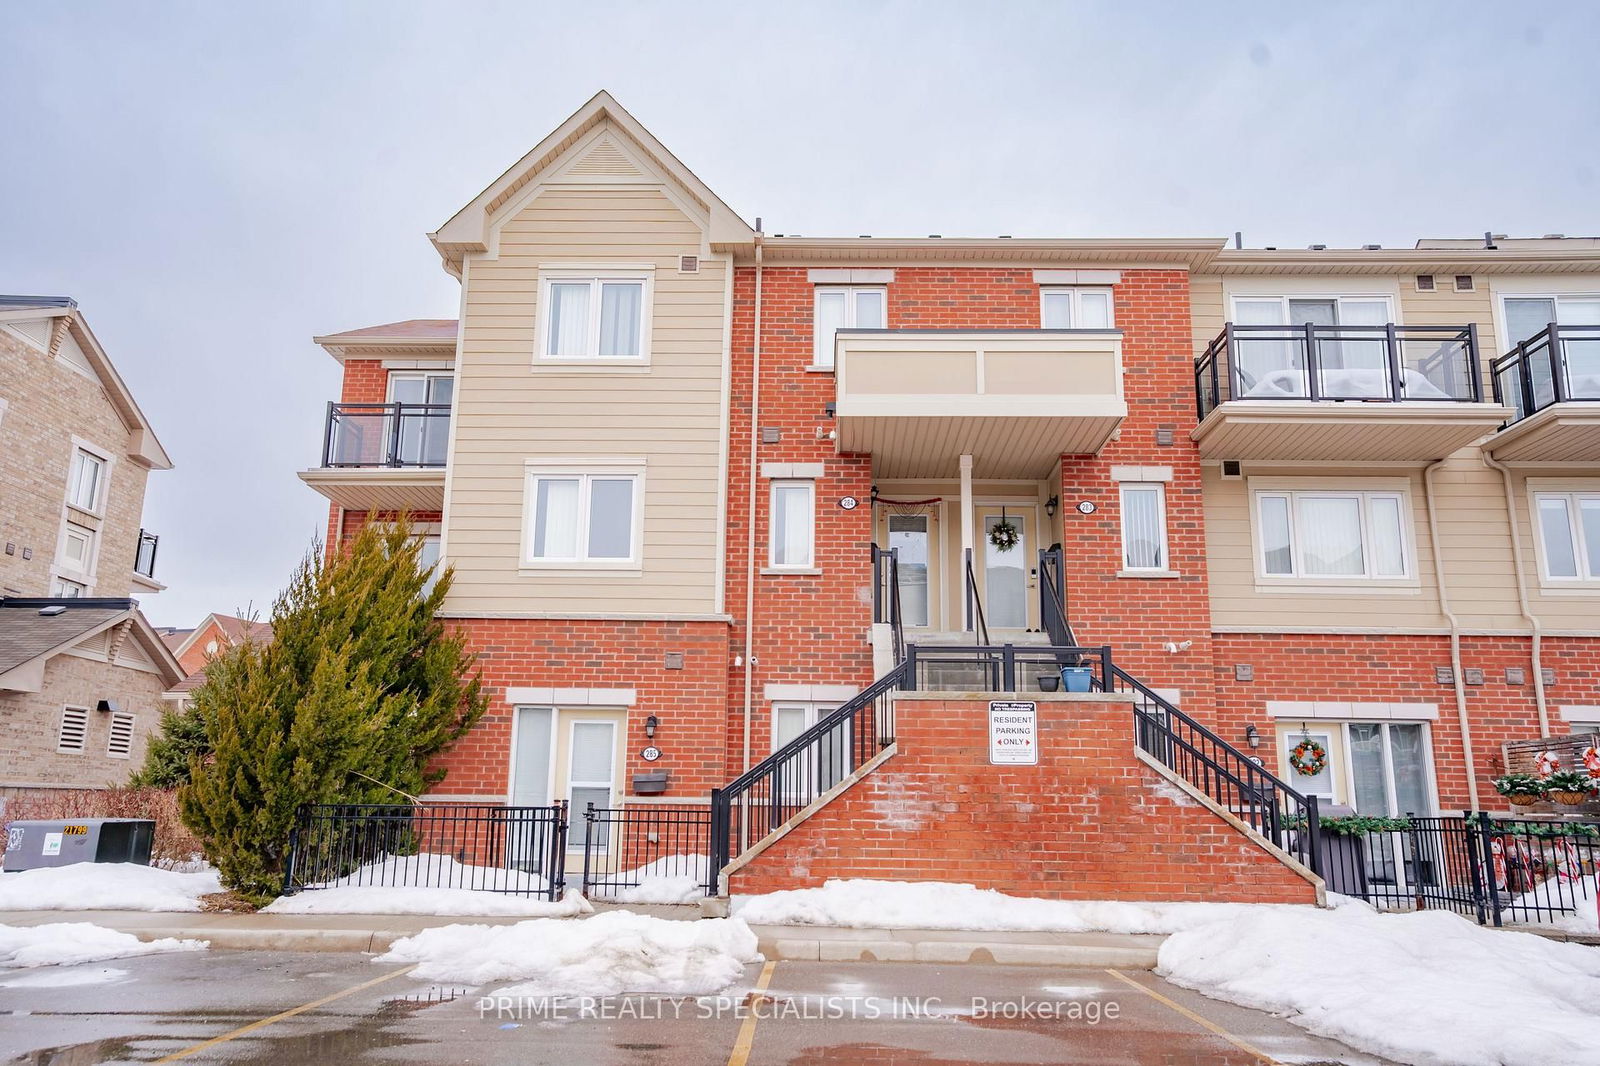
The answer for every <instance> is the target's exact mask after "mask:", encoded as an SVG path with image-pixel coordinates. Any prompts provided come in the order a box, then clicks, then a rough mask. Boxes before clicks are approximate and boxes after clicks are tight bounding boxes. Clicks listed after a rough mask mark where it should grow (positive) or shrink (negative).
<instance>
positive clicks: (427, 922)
mask: <svg viewBox="0 0 1600 1066" xmlns="http://www.w3.org/2000/svg"><path fill="white" fill-rule="evenodd" d="M596 909H597V911H599V910H607V909H618V908H614V907H599V906H597V908H596ZM621 909H625V910H633V911H640V912H644V913H653V914H656V915H657V916H659V917H664V918H683V919H690V918H697V917H698V911H696V910H692V909H689V908H683V907H626V908H621ZM526 920H527V919H526V918H523V917H517V916H494V917H452V916H446V915H394V914H208V913H188V912H182V913H177V912H171V911H161V912H151V911H0V925H22V926H31V925H45V924H48V923H51V922H91V923H93V924H95V925H99V926H104V927H106V928H108V929H115V930H118V931H119V932H124V933H132V934H133V935H134V936H137V937H139V938H140V939H141V940H157V939H160V938H162V937H180V938H192V939H196V940H208V941H210V942H211V946H212V947H213V948H227V949H235V950H244V951H355V952H372V953H377V952H382V951H387V950H388V948H389V945H390V944H392V943H393V942H394V941H396V940H398V939H400V938H401V937H406V936H412V935H413V934H416V933H420V932H421V931H422V930H424V929H432V928H435V927H437V926H443V925H457V924H467V925H512V924H515V923H516V922H520V921H526ZM579 920H581V919H579ZM750 928H751V930H752V931H753V932H754V933H755V934H756V936H757V937H758V938H759V939H760V943H761V953H762V954H763V955H765V956H766V957H767V958H769V959H781V960H787V961H795V962H934V963H944V964H959V963H1000V964H1004V965H1011V966H1093V967H1114V968H1117V969H1124V970H1148V969H1151V968H1153V967H1154V966H1155V962H1156V951H1157V949H1158V948H1160V946H1161V942H1162V941H1163V940H1165V939H1166V938H1165V937H1161V936H1135V935H1128V934H1122V933H1048V932H996V931H968V930H949V929H840V928H832V927H828V926H803V925H790V926H784V925H753V926H751V927H750Z"/></svg>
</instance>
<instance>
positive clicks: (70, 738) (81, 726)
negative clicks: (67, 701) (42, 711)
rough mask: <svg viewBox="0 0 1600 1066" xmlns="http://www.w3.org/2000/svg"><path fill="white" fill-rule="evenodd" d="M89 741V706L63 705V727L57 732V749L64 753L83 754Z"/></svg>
mask: <svg viewBox="0 0 1600 1066" xmlns="http://www.w3.org/2000/svg"><path fill="white" fill-rule="evenodd" d="M88 742H89V708H87V707H63V708H62V709H61V727H60V729H59V730H58V731H57V733H56V751H58V752H60V753H61V754H63V755H82V754H83V752H84V750H85V748H86V747H87V746H88Z"/></svg>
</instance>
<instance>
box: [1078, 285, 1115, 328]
mask: <svg viewBox="0 0 1600 1066" xmlns="http://www.w3.org/2000/svg"><path fill="white" fill-rule="evenodd" d="M1078 319H1079V321H1078V328H1079V329H1110V328H1111V294H1110V293H1109V292H1099V291H1096V290H1088V291H1084V292H1079V293H1078Z"/></svg>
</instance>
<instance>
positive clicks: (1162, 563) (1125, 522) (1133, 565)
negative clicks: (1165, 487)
mask: <svg viewBox="0 0 1600 1066" xmlns="http://www.w3.org/2000/svg"><path fill="white" fill-rule="evenodd" d="M1165 541H1166V537H1165V536H1164V531H1163V530H1162V528H1161V490H1160V489H1159V488H1157V487H1156V486H1154V485H1141V486H1137V487H1134V486H1128V487H1124V488H1123V490H1122V564H1123V566H1124V567H1125V568H1126V569H1128V570H1161V569H1164V568H1165V567H1166V565H1167V560H1166V551H1165Z"/></svg>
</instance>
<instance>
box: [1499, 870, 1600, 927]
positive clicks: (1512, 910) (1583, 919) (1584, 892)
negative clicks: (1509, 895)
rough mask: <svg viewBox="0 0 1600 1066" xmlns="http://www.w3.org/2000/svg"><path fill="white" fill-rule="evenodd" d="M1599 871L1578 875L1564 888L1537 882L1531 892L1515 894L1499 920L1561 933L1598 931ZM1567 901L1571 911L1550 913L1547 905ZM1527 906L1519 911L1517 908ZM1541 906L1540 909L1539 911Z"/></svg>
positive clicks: (1599, 919) (1599, 915)
mask: <svg viewBox="0 0 1600 1066" xmlns="http://www.w3.org/2000/svg"><path fill="white" fill-rule="evenodd" d="M1597 880H1600V874H1590V875H1588V876H1587V877H1580V878H1578V879H1577V880H1576V881H1573V882H1572V883H1571V884H1570V886H1567V887H1566V888H1565V890H1564V891H1562V890H1560V889H1557V888H1556V887H1555V885H1554V884H1553V883H1552V884H1546V885H1540V886H1539V887H1538V888H1536V889H1534V890H1533V891H1532V892H1528V893H1525V894H1523V895H1521V896H1518V897H1516V898H1515V899H1513V900H1512V901H1511V902H1510V903H1508V904H1505V905H1504V906H1503V914H1502V920H1503V921H1505V923H1506V924H1507V925H1511V924H1517V925H1537V926H1539V927H1540V928H1542V929H1557V930H1560V931H1561V932H1563V933H1588V934H1590V935H1596V934H1600V910H1597V909H1596V906H1597V905H1596V903H1595V895H1596V881H1597ZM1566 903H1570V904H1572V906H1573V913H1571V914H1561V913H1559V912H1557V913H1551V911H1550V909H1549V908H1550V907H1551V906H1552V905H1556V904H1566ZM1519 907H1520V908H1527V909H1524V910H1519V909H1518V908H1519ZM1540 908H1543V909H1542V910H1541V909H1540Z"/></svg>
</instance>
